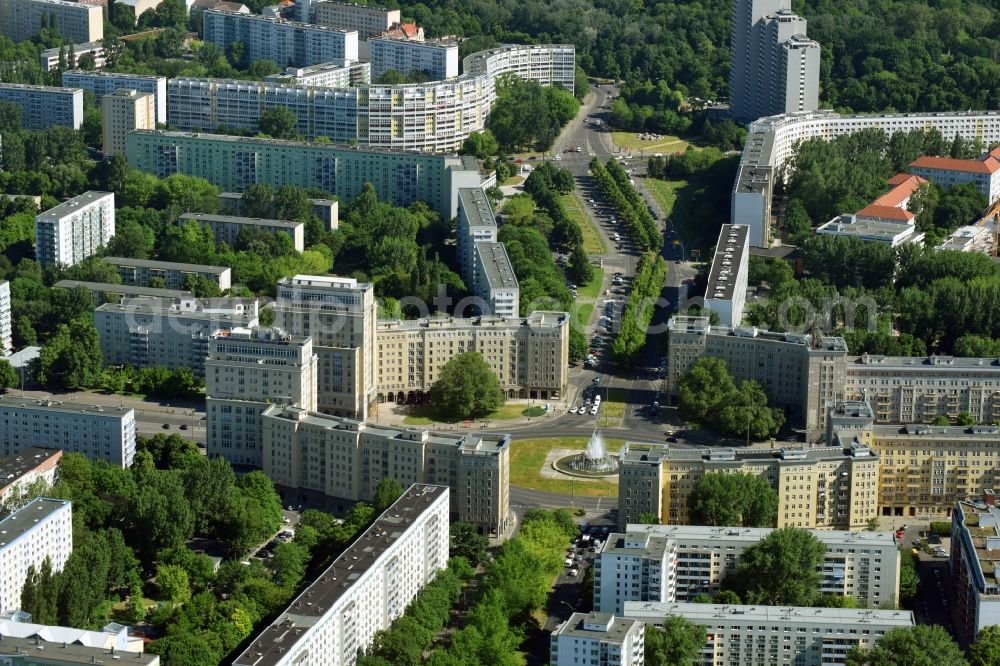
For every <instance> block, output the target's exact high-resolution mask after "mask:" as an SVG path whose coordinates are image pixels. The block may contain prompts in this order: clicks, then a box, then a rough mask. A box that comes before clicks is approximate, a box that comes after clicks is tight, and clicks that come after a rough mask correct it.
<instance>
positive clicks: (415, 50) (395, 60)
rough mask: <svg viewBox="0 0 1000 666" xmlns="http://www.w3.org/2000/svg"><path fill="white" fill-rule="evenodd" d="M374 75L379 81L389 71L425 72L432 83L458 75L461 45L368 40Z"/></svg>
mask: <svg viewBox="0 0 1000 666" xmlns="http://www.w3.org/2000/svg"><path fill="white" fill-rule="evenodd" d="M368 48H369V50H370V53H371V65H372V69H371V76H372V79H375V80H378V78H379V77H380V76H382V75H383V74H385V73H386V72H388V71H389V70H395V71H397V72H399V73H400V74H402V75H403V76H409V75H410V74H413V73H416V72H424V73H425V74H426V75H427V78H428V79H429V80H431V81H444V80H445V79H453V78H455V77H456V76H458V43H457V42H433V41H432V42H417V41H407V40H401V39H391V38H387V37H376V38H373V39H370V40H368Z"/></svg>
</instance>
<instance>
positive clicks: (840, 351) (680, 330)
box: [667, 317, 848, 439]
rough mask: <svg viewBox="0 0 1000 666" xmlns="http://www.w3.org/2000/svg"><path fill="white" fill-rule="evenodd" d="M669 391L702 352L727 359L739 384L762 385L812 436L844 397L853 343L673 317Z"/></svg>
mask: <svg viewBox="0 0 1000 666" xmlns="http://www.w3.org/2000/svg"><path fill="white" fill-rule="evenodd" d="M668 336H669V348H668V352H667V391H668V392H669V393H671V394H676V392H677V383H678V381H679V380H680V378H681V377H682V376H684V375H685V374H686V373H687V372H688V371H689V370H690V369H691V366H692V365H694V363H695V361H697V360H698V359H699V358H701V357H702V356H710V357H713V358H719V359H722V360H723V361H725V363H726V367H727V368H728V369H729V374H730V375H732V377H733V379H734V380H735V381H736V382H737V383H739V382H742V381H745V380H752V381H755V382H757V383H758V384H760V385H761V386H762V387H763V388H764V390H765V391H766V392H767V395H768V397H769V398H770V399H771V401H772V402H773V403H774V404H775V405H776V406H778V407H781V408H783V409H785V410H786V412H787V414H788V417H789V419H790V420H791V421H792V422H793V423H796V424H799V425H801V426H804V427H805V428H806V431H807V433H808V436H809V438H810V439H813V438H815V437H818V436H819V435H820V434H822V433H823V431H824V430H825V429H826V408H827V405H828V404H830V403H831V402H836V401H838V400H840V399H841V398H842V397H843V392H844V375H845V371H846V366H847V360H846V359H847V351H848V350H847V343H846V342H845V341H844V339H843V338H841V337H834V336H814V335H808V334H805V333H772V332H770V331H765V330H762V329H758V328H756V327H753V326H740V327H735V328H728V327H719V326H710V325H709V320H708V317H672V318H671V319H670V322H669V324H668Z"/></svg>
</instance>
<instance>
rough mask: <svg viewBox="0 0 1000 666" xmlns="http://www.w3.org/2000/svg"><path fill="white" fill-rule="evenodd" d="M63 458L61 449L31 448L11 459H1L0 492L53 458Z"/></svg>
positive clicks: (23, 450) (22, 450)
mask: <svg viewBox="0 0 1000 666" xmlns="http://www.w3.org/2000/svg"><path fill="white" fill-rule="evenodd" d="M60 457H62V450H60V449H41V448H38V447H36V446H29V447H28V448H26V449H21V451H19V452H18V453H17V454H15V455H12V456H10V457H9V458H0V490H2V489H4V488H6V487H7V486H8V485H10V484H11V483H14V482H16V481H17V480H18V479H20V478H21V477H22V476H24V475H25V474H27V473H28V472H30V471H31V470H33V469H35V468H36V467H38V466H39V465H41V464H42V463H44V462H46V461H48V460H51V459H52V458H60Z"/></svg>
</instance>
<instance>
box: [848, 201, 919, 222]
mask: <svg viewBox="0 0 1000 666" xmlns="http://www.w3.org/2000/svg"><path fill="white" fill-rule="evenodd" d="M855 215H857V216H858V217H875V218H878V219H880V220H893V221H896V222H909V221H910V220H912V219H914V218H915V217H916V216H915V215H914V214H913V213H911V212H910V211H908V210H906V209H905V208H897V207H896V206H880V205H879V204H870V205H868V206H865V207H864V208H862V209H861V210H859V211H858V212H857V213H855Z"/></svg>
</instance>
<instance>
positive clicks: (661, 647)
mask: <svg viewBox="0 0 1000 666" xmlns="http://www.w3.org/2000/svg"><path fill="white" fill-rule="evenodd" d="M645 638H646V645H645V650H646V654H645V657H646V664H648V665H649V666H695V665H696V664H700V663H701V662H702V657H701V651H702V649H704V647H705V640H706V638H707V636H706V632H705V628H704V627H702V626H701V625H698V624H695V623H694V622H691V621H690V620H688V619H686V618H683V617H680V616H677V615H674V616H670V617H667V618H666V619H664V621H663V628H662V629H659V628H657V627H654V626H651V625H646V636H645Z"/></svg>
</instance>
